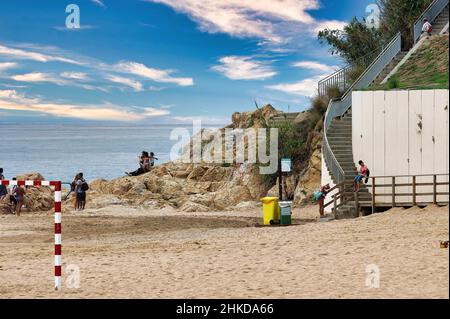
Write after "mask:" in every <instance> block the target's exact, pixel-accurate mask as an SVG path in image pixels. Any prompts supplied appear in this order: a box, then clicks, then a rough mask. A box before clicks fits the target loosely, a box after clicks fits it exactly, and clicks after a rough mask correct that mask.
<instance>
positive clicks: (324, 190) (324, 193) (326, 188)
mask: <svg viewBox="0 0 450 319" xmlns="http://www.w3.org/2000/svg"><path fill="white" fill-rule="evenodd" d="M329 190H330V184H326V185H324V186H322V187H321V188H320V193H321V194H320V198H319V199H318V200H317V202H318V204H319V214H320V217H323V216H325V208H324V205H325V197H327V194H328V191H329Z"/></svg>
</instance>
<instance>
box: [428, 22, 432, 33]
mask: <svg viewBox="0 0 450 319" xmlns="http://www.w3.org/2000/svg"><path fill="white" fill-rule="evenodd" d="M432 32H433V26H432V25H431V24H430V26H429V27H428V33H430V34H431V33H432Z"/></svg>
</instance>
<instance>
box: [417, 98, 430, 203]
mask: <svg viewBox="0 0 450 319" xmlns="http://www.w3.org/2000/svg"><path fill="white" fill-rule="evenodd" d="M433 139H434V91H433V90H424V91H422V174H434V142H433ZM417 180H418V182H425V183H426V182H431V181H432V179H431V178H430V177H419V178H418V179H417ZM418 191H420V192H425V193H431V192H432V191H433V187H432V186H420V187H419V188H418ZM432 199H433V198H432V196H419V197H418V198H417V201H418V202H430V201H432Z"/></svg>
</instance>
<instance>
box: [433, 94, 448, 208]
mask: <svg viewBox="0 0 450 319" xmlns="http://www.w3.org/2000/svg"><path fill="white" fill-rule="evenodd" d="M447 103H448V91H447V90H436V91H435V94H434V138H435V143H434V173H436V174H445V173H447V172H448V164H447V161H448V158H447V156H448V155H447V154H448V104H447ZM437 180H438V182H445V181H448V177H447V176H439V177H438V178H437ZM437 190H438V192H447V191H448V186H444V185H443V186H438V188H437ZM443 198H445V196H442V195H441V196H438V198H437V199H438V202H439V201H441V200H442V199H443Z"/></svg>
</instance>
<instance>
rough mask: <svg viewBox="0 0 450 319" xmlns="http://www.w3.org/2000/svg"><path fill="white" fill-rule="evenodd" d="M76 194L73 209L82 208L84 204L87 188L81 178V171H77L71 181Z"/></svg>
mask: <svg viewBox="0 0 450 319" xmlns="http://www.w3.org/2000/svg"><path fill="white" fill-rule="evenodd" d="M72 185H73V189H74V192H75V195H76V199H75V210H83V209H84V208H85V206H86V191H87V190H88V189H89V186H88V184H87V182H86V181H85V180H84V178H83V173H78V174H77V175H76V176H75V179H74V181H73V182H72Z"/></svg>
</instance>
